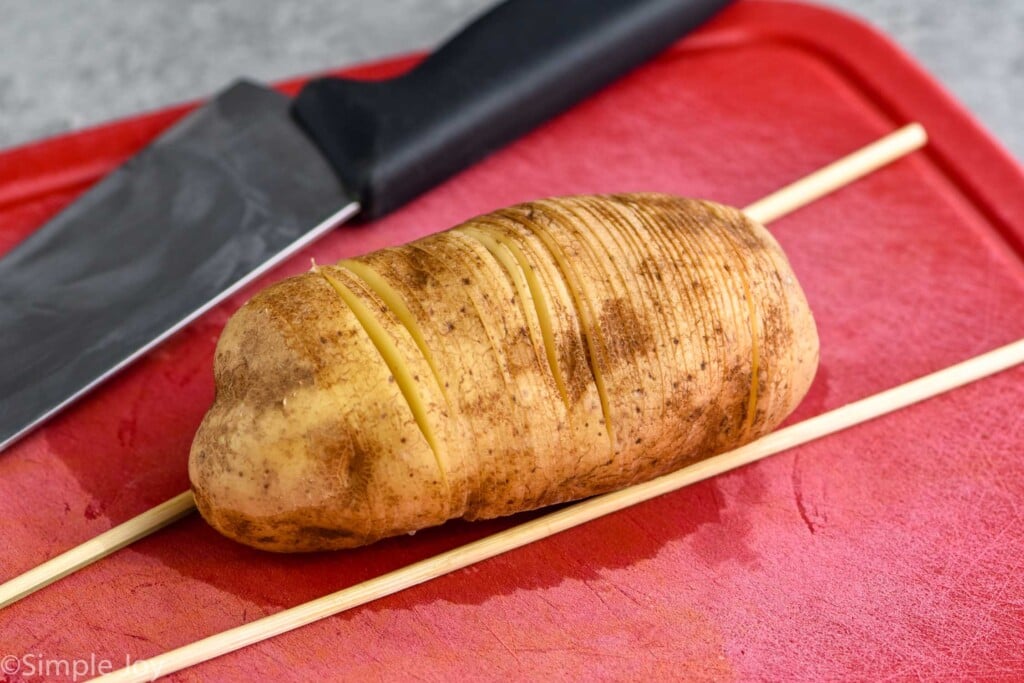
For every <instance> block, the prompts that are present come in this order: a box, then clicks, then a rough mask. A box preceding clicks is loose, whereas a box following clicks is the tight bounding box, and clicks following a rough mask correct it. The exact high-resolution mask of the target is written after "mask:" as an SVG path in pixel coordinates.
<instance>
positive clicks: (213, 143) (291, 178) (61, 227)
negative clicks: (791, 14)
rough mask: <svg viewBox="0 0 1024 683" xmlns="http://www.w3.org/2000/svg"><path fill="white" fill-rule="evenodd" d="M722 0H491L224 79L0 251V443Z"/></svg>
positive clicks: (597, 81) (645, 53)
mask: <svg viewBox="0 0 1024 683" xmlns="http://www.w3.org/2000/svg"><path fill="white" fill-rule="evenodd" d="M727 4H729V0H560V1H559V2H556V3H552V2H550V1H549V0H509V1H508V2H505V3H502V4H501V5H499V6H497V7H496V8H495V9H493V10H491V11H490V12H488V13H486V14H485V15H483V16H482V17H480V18H479V19H477V20H476V21H475V22H473V23H472V24H470V25H469V26H468V27H467V28H465V29H464V30H463V31H462V32H461V33H459V34H458V35H457V36H456V37H455V38H453V39H452V40H450V41H449V42H448V43H446V44H445V45H444V46H442V47H441V48H440V49H439V50H438V51H437V52H435V53H434V54H433V55H431V56H430V57H428V58H427V59H426V60H425V61H424V62H423V63H421V64H420V65H419V66H417V67H416V68H415V69H413V70H412V71H411V72H409V73H408V74H406V75H404V76H400V77H398V78H395V79H392V80H390V81H384V82H358V81H350V80H344V79H338V78H323V79H317V80H314V81H311V82H310V83H309V84H308V85H307V86H306V87H305V88H304V89H303V90H302V91H301V92H300V93H299V95H298V97H297V98H296V100H295V101H294V102H292V101H290V100H289V99H288V98H287V97H286V96H284V95H282V94H280V93H278V92H277V91H274V90H272V89H270V88H266V87H264V86H261V85H258V84H256V83H252V82H248V81H241V82H239V83H236V84H235V85H233V86H231V87H229V88H227V89H226V90H225V91H223V92H222V93H220V94H219V95H217V96H216V97H214V98H213V99H212V100H211V101H210V102H208V103H207V104H206V105H204V106H203V107H201V108H200V109H198V110H196V111H195V112H193V113H192V114H190V115H189V116H187V117H186V118H184V119H183V120H181V121H179V122H178V123H177V124H176V125H174V126H173V127H171V128H170V129H169V130H167V131H166V132H164V133H163V134H162V135H161V136H159V137H158V138H157V139H156V140H155V141H154V142H153V143H152V144H151V145H150V146H149V147H147V148H146V149H144V150H143V151H142V152H141V153H139V154H138V155H137V156H135V157H133V158H132V159H130V160H129V161H128V162H127V163H125V164H124V165H123V166H121V167H120V168H118V169H117V170H116V171H114V172H113V173H112V174H111V175H109V176H108V177H106V178H105V179H103V180H101V181H100V182H99V183H98V184H96V185H95V186H94V187H93V188H91V189H90V190H89V191H88V192H86V193H85V194H84V195H83V196H82V197H81V198H79V199H78V200H77V201H76V202H75V203H74V204H72V205H71V206H70V207H69V208H67V209H66V210H64V211H63V212H62V213H60V214H58V215H57V216H56V217H55V218H53V219H52V220H51V221H50V222H48V223H47V224H46V225H44V226H43V227H41V228H40V229H39V230H37V231H36V232H35V233H34V234H32V235H31V236H30V237H28V238H27V239H26V240H24V241H23V242H22V243H21V244H19V245H18V246H16V247H15V248H14V249H13V250H12V251H11V252H10V253H8V254H7V255H6V256H5V257H4V258H3V259H0V331H2V333H0V450H3V449H4V448H6V447H7V446H9V445H10V444H12V443H13V442H14V441H15V440H17V439H18V438H20V437H21V436H23V435H24V434H26V433H27V432H28V431H30V430H31V429H32V428H33V427H35V426H36V425H38V424H40V423H41V422H43V421H44V420H46V419H47V418H48V417H50V416H52V415H54V414H55V413H56V412H58V411H59V410H61V409H62V408H63V407H65V406H67V405H68V404H70V403H72V402H73V401H75V400H76V399H77V398H79V397H81V396H82V395H83V394H85V393H86V392H88V391H89V390H90V389H92V388H93V387H95V386H97V385H98V384H100V383H101V382H102V381H103V380H105V379H106V378H108V377H110V376H111V375H112V374H114V373H115V372H117V371H118V370H120V369H121V368H123V367H125V366H126V365H128V364H129V363H131V362H132V361H133V360H134V359H136V358H138V357H139V356H140V355H142V354H144V353H145V352H146V351H147V350H149V349H151V348H153V347H154V346H155V345H157V344H158V343H160V342H161V341H162V340H164V339H166V338H167V337H168V336H170V335H171V334H173V333H174V332H175V331H177V330H179V329H180V328H182V327H183V326H185V325H187V324H188V323H189V322H191V321H192V320H194V319H195V318H196V317H198V316H199V315H201V314H202V313H203V312H205V311H207V310H209V309H210V308H211V307H212V306H214V305H216V304H217V303H218V302H220V301H222V300H223V299H224V298H225V297H226V296H228V295H230V294H231V293H232V292H235V291H237V290H238V289H239V288H241V287H243V286H244V285H245V284H246V283H248V282H250V281H251V280H252V279H253V278H255V277H257V276H258V275H260V274H261V273H263V272H265V271H267V270H268V269H270V268H272V267H273V266H274V265H276V264H277V263H279V262H281V261H282V260H283V259H285V258H287V257H288V256H290V255H292V254H294V253H295V252H296V251H298V250H299V249H301V248H302V247H304V246H306V245H308V244H309V243H311V242H312V241H314V240H315V239H317V238H318V237H320V236H322V235H324V234H325V233H326V232H327V231H329V230H330V229H332V228H333V227H334V226H336V225H338V224H340V223H342V222H344V221H346V220H348V219H350V218H352V217H353V216H356V215H357V214H361V215H362V216H363V217H366V218H373V217H377V216H380V215H383V214H384V213H386V212H388V211H390V210H393V209H395V208H397V207H399V206H401V205H402V204H403V203H405V202H407V201H408V200H410V199H412V198H413V197H415V196H416V195H418V194H420V193H422V192H423V191H425V190H427V189H429V188H430V187H431V186H433V185H435V184H437V183H438V182H440V181H441V180H443V179H445V178H447V177H448V176H450V175H451V174H453V173H456V172H457V171H459V170H461V169H462V168H465V167H466V166H468V165H470V164H472V163H473V162H475V161H477V160H479V159H480V158H482V157H483V156H485V155H486V154H487V153H489V152H490V151H492V150H494V149H497V148H498V147H500V146H502V145H504V144H506V143H507V142H509V141H510V140H512V139H514V138H516V137H518V136H519V135H521V134H523V133H525V132H527V131H528V130H530V129H531V128H533V127H535V126H536V125H537V124H539V123H540V122H542V121H544V120H546V119H548V118H550V117H551V116H553V115H555V114H557V113H559V112H561V111H563V110H564V109H566V108H568V107H569V106H571V105H572V104H574V103H575V102H577V101H579V100H580V99H583V98H584V97H586V96H587V95H589V94H591V93H593V92H594V91H596V90H597V89H599V88H601V87H603V86H604V85H606V84H607V83H609V82H611V81H612V80H614V79H615V78H616V77H618V76H620V75H622V74H623V73H625V72H626V71H628V70H629V69H632V68H633V67H635V66H637V65H638V64H640V63H642V62H643V61H645V60H646V59H648V58H650V57H652V56H653V55H654V54H656V53H658V52H660V51H661V50H662V49H664V48H665V47H667V46H668V45H669V44H670V43H672V42H673V41H674V40H676V39H677V38H678V37H679V36H680V35H682V34H684V33H686V32H687V31H689V30H692V29H693V28H695V27H696V26H698V25H700V24H701V23H703V22H704V21H706V20H707V19H708V18H710V17H711V16H712V15H713V14H714V13H715V12H717V11H718V10H719V9H721V8H722V7H723V6H725V5H727Z"/></svg>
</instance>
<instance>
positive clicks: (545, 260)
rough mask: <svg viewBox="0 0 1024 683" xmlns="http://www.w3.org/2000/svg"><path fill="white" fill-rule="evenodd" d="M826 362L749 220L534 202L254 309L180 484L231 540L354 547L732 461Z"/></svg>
mask: <svg viewBox="0 0 1024 683" xmlns="http://www.w3.org/2000/svg"><path fill="white" fill-rule="evenodd" d="M817 360H818V337H817V332H816V330H815V326H814V320H813V318H812V316H811V313H810V310H809V309H808V307H807V302H806V299H805V297H804V294H803V292H802V291H801V289H800V287H799V285H798V284H797V281H796V278H795V277H794V275H793V273H792V271H791V269H790V266H789V263H788V262H787V260H786V257H785V256H784V255H783V253H782V251H781V249H780V248H779V246H778V244H777V243H776V242H775V240H774V239H773V238H772V237H771V235H770V234H769V233H768V231H767V230H765V229H764V228H763V227H762V226H761V225H758V224H756V223H754V222H753V221H752V220H750V219H749V218H747V217H746V216H744V215H743V214H742V213H741V212H740V211H738V210H736V209H732V208H728V207H725V206H721V205H718V204H714V203H711V202H706V201H697V200H690V199H681V198H677V197H671V196H667V195H660V194H630V195H615V196H584V197H566V198H560V199H549V200H543V201H537V202H531V203H527V204H522V205H519V206H514V207H511V208H508V209H504V210H501V211H498V212H495V213H493V214H489V215H486V216H481V217H478V218H475V219H473V220H471V221H469V222H467V223H465V224H463V225H461V226H458V227H456V228H453V229H451V230H448V231H446V232H443V233H440V234H437V235H433V236H430V237H427V238H424V239H421V240H419V241H416V242H413V243H411V244H407V245H404V246H401V247H396V248H392V249H384V250H382V251H378V252H375V253H372V254H368V255H366V256H362V257H360V258H357V259H354V260H351V261H343V262H341V263H340V264H338V265H334V266H317V267H314V268H313V269H312V271H311V272H309V273H306V274H303V275H300V276H298V277H293V278H290V279H288V280H285V281H283V282H281V283H278V284H276V285H273V286H271V287H270V288H268V289H266V290H264V291H263V292H261V293H259V294H258V295H256V296H255V297H254V298H253V299H252V300H251V301H249V302H248V303H247V304H246V305H245V306H243V307H242V308H241V309H240V310H239V311H238V312H237V313H236V314H235V315H234V316H233V317H232V318H231V320H230V321H229V322H228V324H227V326H226V327H225V329H224V333H223V335H222V336H221V339H220V341H219V344H218V346H217V353H216V363H215V365H216V367H215V375H216V383H217V395H216V400H215V402H214V404H213V406H212V407H211V408H210V411H209V413H208V414H207V415H206V417H205V419H204V420H203V423H202V426H201V427H200V429H199V431H198V433H197V435H196V438H195V442H194V444H193V447H192V453H191V457H190V462H189V474H190V477H191V480H192V486H193V490H194V492H195V497H196V502H197V504H198V507H199V510H200V511H201V512H202V514H203V516H204V517H205V518H206V520H207V521H208V522H209V523H210V524H212V525H213V526H214V527H215V528H216V529H218V530H219V531H221V532H222V533H224V534H225V535H227V536H229V537H231V538H233V539H235V540H238V541H240V542H242V543H246V544H248V545H251V546H255V547H257V548H264V549H267V550H274V551H307V550H323V549H334V548H348V547H352V546H358V545H362V544H365V543H370V542H373V541H375V540H377V539H380V538H384V537H387V536H393V535H396V534H402V533H407V532H411V531H415V530H417V529H422V528H425V527H429V526H433V525H437V524H441V523H443V522H444V521H446V520H448V519H453V518H465V519H470V520H472V519H482V518H490V517H496V516H499V515H508V514H511V513H514V512H518V511H521V510H528V509H532V508H537V507H541V506H545V505H551V504H554V503H559V502H563V501H568V500H573V499H577V498H582V497H586V496H592V495H594V494H598V493H603V492H606V491H610V490H613V489H618V488H621V487H625V486H628V485H630V484H633V483H636V482H640V481H644V480H647V479H651V478H653V477H656V476H659V475H662V474H665V473H667V472H669V471H672V470H675V469H677V468H679V467H682V466H684V465H687V464H690V463H692V462H694V461H696V460H699V459H702V458H706V457H709V456H711V455H713V454H716V453H719V452H722V451H725V450H728V449H731V448H734V447H736V446H739V445H741V444H743V443H746V442H748V441H751V440H753V439H755V438H757V437H759V436H761V435H763V434H765V433H766V432H768V431H770V430H771V429H773V428H774V427H775V426H776V425H778V424H779V423H780V422H781V421H782V420H783V419H784V418H785V417H786V416H787V415H788V414H789V413H790V412H791V411H792V410H793V409H794V408H795V407H796V405H797V404H798V403H799V401H800V400H801V398H802V397H803V396H804V394H805V393H806V391H807V389H808V387H809V385H810V383H811V380H812V379H813V376H814V372H815V369H816V367H817Z"/></svg>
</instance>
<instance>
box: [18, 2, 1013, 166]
mask: <svg viewBox="0 0 1024 683" xmlns="http://www.w3.org/2000/svg"><path fill="white" fill-rule="evenodd" d="M491 4H493V0H434V1H432V2H428V1H427V0H389V1H387V2H372V3H370V2H366V0H301V1H294V2H281V1H280V0H178V1H176V2H167V1H166V0H133V1H129V0H48V1H47V2H31V1H30V0H0V17H3V20H2V21H0V147H7V146H11V145H16V144H20V143H24V142H28V141H30V140H33V139H37V138H41V137H45V136H49V135H53V134H55V133H60V132H63V131H67V130H71V129H76V128H81V127H84V126H89V125H92V124H96V123H99V122H102V121H105V120H107V119H110V118H114V117H123V116H127V115H130V114H132V113H135V112H139V111H143V110H148V109H153V108H156V107H160V106H163V105H166V104H171V103H174V102H179V101H182V100H188V99H195V98H199V97H203V96H205V95H208V94H210V93H211V92H213V91H215V90H217V89H218V88H219V87H221V86H222V85H224V84H225V83H226V82H227V81H229V80H231V79H232V78H234V77H236V76H239V75H248V76H251V77H254V78H257V79H260V80H268V81H269V80H275V79H280V78H284V77H287V76H293V75H298V74H303V73H309V72H313V71H318V70H322V69H325V68H329V67H334V66H340V65H344V64H353V63H358V62H362V61H366V60H369V59H374V58H378V57H382V56H386V55H390V54H395V53H401V52H408V51H411V50H416V49H423V48H428V47H431V46H433V45H435V44H437V43H438V42H439V41H441V40H442V39H443V38H444V37H445V36H446V35H447V34H449V33H450V32H451V31H453V30H454V29H455V28H456V27H458V26H459V25H460V24H462V23H463V22H465V21H467V20H468V19H470V18H471V17H472V16H474V15H475V14H477V13H479V12H480V11H482V10H483V9H485V8H486V7H488V6H490V5H491ZM823 4H828V5H833V6H836V7H839V8H841V9H844V10H846V11H849V12H852V13H854V14H857V15H860V16H862V17H864V18H865V19H867V20H868V21H869V22H871V23H873V24H875V25H876V26H878V27H880V28H882V29H883V30H884V31H886V32H887V33H889V34H890V35H891V36H893V37H894V38H895V39H896V40H897V41H898V42H899V43H901V44H902V45H903V46H904V47H905V48H906V49H907V50H908V51H909V52H911V53H912V54H914V55H915V56H916V57H917V58H918V59H919V60H920V61H921V62H922V63H924V65H925V66H926V67H927V68H928V69H929V70H930V71H931V72H932V73H933V74H935V75H936V76H937V77H938V78H939V80H941V81H942V82H943V83H945V85H946V86H947V87H948V88H949V89H950V90H952V91H953V93H955V94H956V95H957V96H958V97H959V98H960V99H961V100H962V101H963V102H964V103H965V104H966V105H967V106H968V107H969V108H970V109H971V110H972V111H973V112H974V113H975V114H976V115H977V116H978V117H979V118H980V119H981V120H982V122H983V123H984V124H985V125H986V126H988V128H989V129H990V130H991V131H992V132H994V133H995V135H996V136H997V137H998V138H1000V139H1001V140H1002V141H1003V143H1004V144H1005V145H1006V146H1007V148H1009V149H1010V151H1011V152H1013V153H1014V154H1015V155H1016V157H1017V158H1018V159H1024V126H1021V125H1020V123H1019V122H1020V121H1021V117H1020V115H1019V114H1018V111H1020V108H1021V105H1024V2H1022V1H1021V0H977V1H976V2H964V1H962V0H911V1H907V0H827V1H826V2H824V3H823Z"/></svg>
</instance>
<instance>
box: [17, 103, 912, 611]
mask: <svg viewBox="0 0 1024 683" xmlns="http://www.w3.org/2000/svg"><path fill="white" fill-rule="evenodd" d="M926 141H927V135H926V134H925V130H924V128H923V127H922V126H921V125H920V124H918V123H912V124H909V125H907V126H904V127H903V128H900V129H898V130H896V131H894V132H893V133H890V134H889V135H886V136H885V137H883V138H880V139H879V140H877V141H875V142H873V143H871V144H869V145H868V146H866V147H864V148H862V149H860V150H858V151H856V152H854V153H852V154H850V155H848V156H845V157H843V158H842V159H839V160H838V161H836V162H834V163H832V164H829V165H828V166H826V167H825V168H823V169H821V170H819V171H816V172H814V173H812V174H810V175H808V176H806V177H805V178H803V179H801V180H798V181H796V182H795V183H793V184H791V185H788V186H786V187H784V188H782V189H781V190H778V191H777V192H774V193H772V194H770V195H768V196H767V197H765V198H764V199H762V200H760V201H758V202H755V203H753V204H751V205H750V206H748V207H747V208H745V209H744V212H745V213H746V214H747V215H749V216H750V217H751V218H753V219H754V220H756V221H758V222H760V223H767V222H770V221H772V220H775V219H776V218H779V217H781V216H783V215H785V214H787V213H790V212H792V211H795V210H796V209H798V208H800V207H802V206H804V205H805V204H807V203H809V202H812V201H814V200H815V199H818V198H820V197H822V196H824V195H826V194H828V193H829V192H833V191H835V190H837V189H839V188H841V187H843V186H844V185H848V184H849V183H852V182H853V181H855V180H857V179H859V178H861V177H863V176H865V175H867V174H868V173H871V172H872V171H874V170H876V169H878V168H881V167H882V166H884V165H885V164H888V163H890V162H892V161H894V160H896V159H898V158H900V157H902V156H904V155H906V154H909V153H910V152H913V151H914V150H916V149H918V148H920V147H921V146H923V145H924V144H925V142H926ZM194 509H195V501H193V500H192V494H191V493H190V492H187V491H186V492H185V493H182V494H179V495H177V496H175V497H174V498H172V499H171V500H169V501H167V502H166V503H163V504H161V505H159V506H157V507H155V508H153V509H152V510H149V511H148V512H145V513H143V514H141V515H139V516H138V517H134V518H132V519H130V520H128V521H127V522H124V523H122V524H120V525H119V526H116V527H114V528H112V529H110V530H109V531H107V532H105V533H103V534H101V535H100V536H98V537H96V538H94V539H92V540H91V541H87V542H85V543H83V544H82V545H80V546H77V547H75V548H72V549H71V550H69V551H67V552H65V553H64V554H62V555H59V556H57V557H55V558H54V559H52V560H50V561H48V562H45V563H44V564H41V565H39V566H38V567H36V568H35V569H32V570H29V571H28V572H26V573H25V574H22V575H21V576H19V577H17V578H15V579H12V580H10V581H8V582H7V583H4V584H2V585H0V609H3V608H4V607H6V606H8V605H10V604H11V603H14V602H16V601H18V600H20V599H21V598H23V597H25V596H27V595H30V594H31V593H33V592H35V591H37V590H39V589H40V588H42V587H44V586H47V585H49V584H51V583H53V582H54V581H56V580H58V579H60V578H62V577H64V576H67V575H68V574H70V573H72V572H74V571H77V570H78V569H81V568H83V567H85V566H88V565H89V564H91V563H93V562H95V561H96V560H98V559H100V558H102V557H105V556H107V555H109V554H110V553H112V552H114V551H115V550H118V549H120V548H123V547H124V546H126V545H128V544H130V543H132V542H134V541H137V540H138V539H140V538H144V537H145V536H148V535H149V534H151V533H153V532H155V531H157V530H159V529H162V528H163V527H165V526H167V525H168V524H170V523H171V522H174V521H176V520H178V519H180V518H181V517H183V516H185V515H186V514H188V513H189V512H191V511H192V510H194Z"/></svg>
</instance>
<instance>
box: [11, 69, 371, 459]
mask: <svg viewBox="0 0 1024 683" xmlns="http://www.w3.org/2000/svg"><path fill="white" fill-rule="evenodd" d="M289 105H290V100H289V98H287V97H286V96H284V95H282V94H280V93H278V92H276V91H274V90H270V89H269V88H265V87H263V86H260V85H256V84H254V83H250V82H245V81H241V82H238V83H236V84H235V85H233V86H231V87H229V88H228V89H226V90H225V91H223V92H222V93H220V94H219V95H218V96H217V97H215V98H214V99H213V100H211V101H210V102H209V103H208V104H206V105H205V106H203V107H201V108H200V109H198V110H196V111H195V112H193V113H192V114H190V115H189V116H187V117H185V118H184V119H183V120H181V121H180V122H179V123H177V124H176V125H175V126H173V127H172V128H170V129H169V130H167V131H166V132H165V133H164V134H163V135H161V136H160V137H159V138H158V139H157V140H156V141H154V143H153V144H151V146H149V147H147V148H146V149H145V150H144V151H142V152H141V153H139V154H138V155H137V156H135V157H133V158H132V159H130V160H129V161H128V162H126V163H125V164H124V165H123V166H121V167H120V168H119V169H117V170H116V171H114V172H113V173H112V174H111V175H109V176H108V177H106V178H105V179H104V180H102V181H100V182H99V183H98V184H97V185H95V186H94V187H93V188H92V189H90V190H89V191H88V192H87V193H86V194H85V195H83V196H82V197H81V198H80V199H79V200H78V201H76V202H75V203H74V204H72V205H71V206H70V207H69V208H68V209H66V210H65V211H63V212H62V213H60V214H59V215H57V216H56V217H55V218H54V219H53V220H51V221H50V222H49V223H47V224H46V225H44V226H43V227H42V228H40V229H39V230H38V231H36V232H35V233H33V234H32V235H31V236H30V237H29V238H28V239H26V240H25V241H24V242H22V243H21V244H20V245H18V246H17V247H15V249H14V250H12V251H11V252H10V253H9V254H7V255H6V256H5V257H4V258H3V259H0V450H3V449H4V448H5V447H6V446H8V445H9V444H11V443H12V442H13V441H15V440H16V439H18V438H19V437H20V436H22V435H23V434H25V433H26V432H28V431H29V430H30V429H32V428H33V427H34V426H35V425H37V424H39V423H40V422H42V421H43V420H45V419H46V418H47V417H48V416H50V415H52V414H53V413H55V412H56V411H58V410H60V409H61V408H62V407H63V406H65V405H67V404H68V403H70V402H72V401H74V400H75V399H76V398H77V397H79V396H81V395H82V394H83V393H85V392H86V391H88V390H89V389H90V388H91V387H92V386H94V385H96V384H98V383H99V382H101V381H103V380H104V379H105V378H106V377H108V376H109V375H111V374H112V373H114V372H116V371H117V370H118V369H119V368H121V367H122V366H124V365H126V364H127V363H129V362H131V361H132V360H133V359H134V358H136V357H137V356H139V355H141V354H142V353H145V352H146V351H147V350H148V349H150V348H152V347H153V346H154V345H156V344H158V343H159V342H160V341H162V340H163V339H164V338H166V337H167V336H169V335H171V334H172V333H173V332H175V331H176V330H178V329H179V328H181V327H183V326H184V325H186V324H187V323H188V322H190V321H191V320H193V319H195V318H196V317H197V316H199V315H200V314H202V313H203V312H205V311H207V310H208V309H209V308H211V307H212V306H214V305H215V304H216V303H218V302H219V301H221V300H223V299H224V298H225V297H227V296H228V295H230V294H231V293H232V292H234V291H236V290H238V289H239V288H240V287H242V286H243V285H245V284H246V283H247V282H249V281H250V280H252V279H253V278H255V277H257V276H258V275H260V274H261V273H263V272H264V271H266V270H267V269H269V268H270V267H272V266H273V265H275V264H277V263H279V262H280V261H282V260H283V259H285V258H287V257H288V256H289V255H291V254H293V253H294V252H296V251H297V250H298V249H300V248H301V247H303V246H305V245H307V244H309V243H310V242H312V241H313V240H315V239H317V238H318V237H320V236H321V235H323V234H324V233H326V232H327V231H328V230H329V229H330V228H332V227H333V226H335V225H337V224H338V223H340V222H343V221H345V220H346V219H348V218H350V217H351V216H353V215H354V214H356V213H357V212H358V211H359V204H358V203H357V202H355V201H353V200H352V199H351V198H350V197H349V196H347V195H346V193H345V191H344V189H343V188H342V187H341V185H340V183H339V181H338V179H337V176H336V175H335V174H334V173H333V171H332V170H331V167H330V166H329V165H328V164H327V162H326V161H325V160H324V158H323V155H322V154H321V153H320V151H319V150H318V149H317V148H316V147H315V146H314V145H313V143H312V142H311V141H310V140H309V139H308V138H307V137H306V135H305V134H304V133H303V132H302V130H301V129H300V128H299V127H298V126H297V125H296V124H295V122H294V121H293V120H292V118H291V116H290V114H289Z"/></svg>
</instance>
